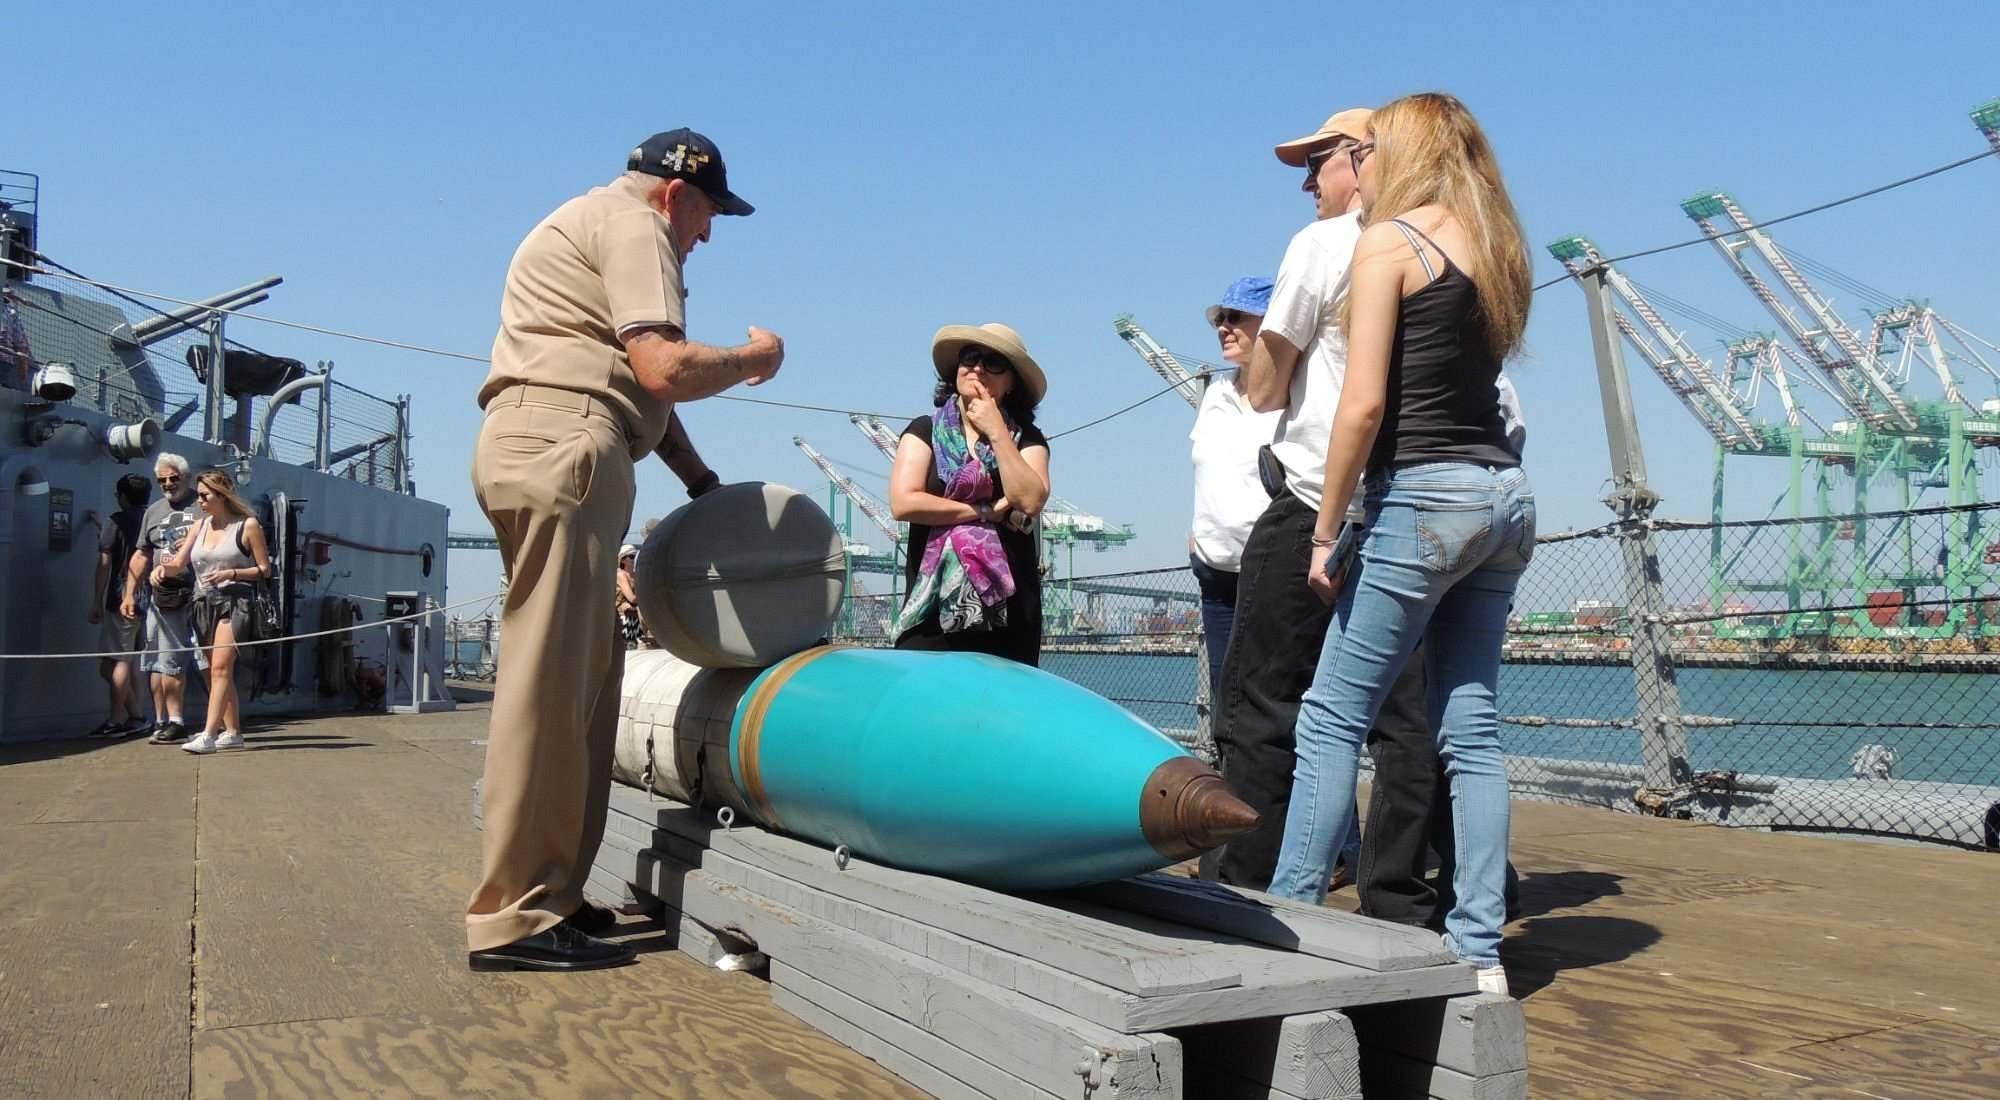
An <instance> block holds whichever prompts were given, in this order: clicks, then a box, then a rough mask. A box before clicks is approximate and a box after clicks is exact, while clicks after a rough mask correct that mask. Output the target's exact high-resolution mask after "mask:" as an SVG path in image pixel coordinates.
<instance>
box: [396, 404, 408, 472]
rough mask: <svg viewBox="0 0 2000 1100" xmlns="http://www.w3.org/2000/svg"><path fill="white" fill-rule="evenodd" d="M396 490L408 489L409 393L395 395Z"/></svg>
mask: <svg viewBox="0 0 2000 1100" xmlns="http://www.w3.org/2000/svg"><path fill="white" fill-rule="evenodd" d="M396 491H397V492H399V493H407V492H409V491H410V395H409V394H407V393H402V394H397V395H396Z"/></svg>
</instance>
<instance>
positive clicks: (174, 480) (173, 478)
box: [154, 474, 181, 485]
mask: <svg viewBox="0 0 2000 1100" xmlns="http://www.w3.org/2000/svg"><path fill="white" fill-rule="evenodd" d="M154 480H156V481H158V482H159V483H160V484H162V485H179V484H180V483H181V475H179V474H173V475H170V476H168V477H162V478H156V479H154Z"/></svg>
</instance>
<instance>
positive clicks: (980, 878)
mask: <svg viewBox="0 0 2000 1100" xmlns="http://www.w3.org/2000/svg"><path fill="white" fill-rule="evenodd" d="M1187 756H1188V753H1187V752H1186V751H1185V750H1183V749H1182V748H1181V747H1180V746H1179V745H1176V744H1175V743H1174V742H1173V741H1172V740H1170V739H1169V738H1167V737H1166V735H1164V734H1162V733H1160V732H1159V731H1158V730H1156V729H1154V728H1153V727H1152V726H1149V725H1147V724H1146V723H1145V722H1143V721H1140V720H1139V719H1138V718H1136V717H1134V716H1133V715H1132V714H1131V713H1130V712H1128V711H1126V710H1125V709H1123V708H1122V707H1119V706H1117V705H1116V704H1114V703H1111V702H1110V701H1108V700H1106V699H1104V698H1103V697H1101V696H1098V695H1095V694H1093V693H1091V692H1089V691H1086V690H1084V689H1083V688H1080V687H1078V686H1076V685H1075V684H1072V683H1070V682H1069V681H1068V680H1065V679H1063V678H1061V677H1059V676H1055V675H1052V674H1050V673H1047V672H1043V671H1041V670H1039V669H1035V668H1030V667H1028V666H1026V665H1022V664H1017V663H1015V662H1012V661H1006V660H1002V659H1000V658H998V657H990V656H986V655H984V654H974V653H916V652H906V651H901V650H893V649H852V648H842V647H822V648H819V649H813V650H808V651H806V652H804V653H800V654H798V655H796V656H793V657H791V658H789V659H787V660H785V661H782V662H780V663H779V664H777V665H774V666H772V667H771V668H769V669H766V670H765V671H764V673H763V674H762V675H761V676H759V677H758V678H757V679H756V681H755V682H754V683H752V685H751V687H750V690H749V692H748V693H747V694H746V695H745V696H744V699H743V702H742V703H741V704H740V705H739V706H738V707H737V709H736V719H735V722H734V724H733V725H732V727H731V730H730V761H731V764H732V769H733V771H734V772H735V779H736V784H737V789H738V790H739V791H740V792H742V794H743V795H744V796H745V798H746V800H747V801H748V802H749V806H750V809H751V811H752V812H753V813H754V814H755V815H756V816H757V817H759V818H760V819H761V820H762V822H763V823H764V824H766V825H768V826H770V827H773V828H776V829H779V830H782V831H784V832H788V833H791V834H793V835H795V836H800V837H804V838H806V839H810V840H816V841H819V842H820V843H822V844H827V845H841V844H844V845H846V846H847V847H848V848H849V849H850V850H851V851H852V852H854V853H855V854H856V855H858V856H862V857H865V858H867V859H871V860H874V861H876V862H880V863H888V864H893V865H896V866H901V867H907V868H911V869H914V870H921V871H926V872H929V873H933V874H941V875H948V876H950V877H953V878H958V879H962V880H965V881H968V882H975V883H979V884H982V885H987V886H993V887H999V888H1008V889H1046V888H1057V887H1064V886H1073V885H1078V884H1081V883H1087V882H1102V881H1106V880H1110V879H1117V878H1123V877H1125V876H1127V875H1134V874H1139V873H1142V872H1145V871H1150V870H1154V869H1157V868H1159V867H1162V866H1165V865H1167V864H1169V863H1171V862H1174V860H1173V859H1171V858H1170V857H1168V856H1166V855H1163V854H1162V853H1161V852H1160V851H1159V850H1157V849H1156V848H1155V847H1154V846H1153V845H1152V844H1150V843H1148V841H1147V838H1146V836H1145V834H1144V833H1143V832H1142V831H1141V825H1140V803H1141V799H1142V796H1143V792H1144V790H1145V787H1146V783H1147V777H1148V776H1150V775H1152V773H1153V772H1154V769H1156V768H1158V767H1159V766H1160V765H1161V764H1162V763H1164V762H1166V761H1168V760H1171V759H1173V758H1175V757H1187ZM1191 759H1192V758H1190V760H1191Z"/></svg>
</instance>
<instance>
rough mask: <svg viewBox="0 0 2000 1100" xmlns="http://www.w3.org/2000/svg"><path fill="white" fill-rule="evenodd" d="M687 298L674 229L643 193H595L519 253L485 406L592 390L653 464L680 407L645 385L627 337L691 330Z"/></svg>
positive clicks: (623, 187)
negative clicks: (548, 389) (520, 393)
mask: <svg viewBox="0 0 2000 1100" xmlns="http://www.w3.org/2000/svg"><path fill="white" fill-rule="evenodd" d="M686 298H687V291H686V290H685V289H683V288H682V285H681V260H680V253H679V252H678V250H676V248H675V246H674V239H673V233H672V230H671V227H670V225H669V223H668V221H667V219H666V217H665V216H663V215H662V214H660V213H659V212H658V211H656V210H654V209H653V208H652V207H651V206H648V205H647V204H646V199H645V196H644V193H643V189H642V188H641V187H640V186H639V185H638V184H636V183H634V182H632V181H631V180H629V179H626V178H625V177H623V176H620V177H619V178H617V179H615V180H613V181H611V183H609V184H607V185H606V186H603V187H593V188H591V189H590V191H589V192H588V193H586V194H583V195H579V196H578V197H576V198H573V199H571V200H569V201H568V202H566V203H563V204H562V205H561V206H559V207H557V208H556V210H555V213H553V214H550V215H549V216H548V217H546V218H544V219H542V222H541V224H540V225H537V226H535V228H534V229H533V230H531V231H530V232H529V233H528V236H527V238H526V239H525V240H523V241H522V242H521V247H520V248H518V249H516V250H515V252H514V259H513V262H512V263H510V264H508V266H507V286H506V289H505V290H504V291H503V292H502V293H501V296H500V332H499V335H497V336H495V337H494V338H493V369H492V371H491V372H489V373H488V374H487V376H486V384H485V385H483V386H481V387H480V388H479V406H480V408H485V407H486V403H487V402H488V401H490V400H492V399H493V396H494V395H495V394H497V393H499V392H500V391H501V390H504V389H506V388H507V387H509V386H512V385H517V384H522V383H526V384H529V385H537V386H555V387H558V388H560V389H566V390H576V391H577V392H579V393H587V394H589V395H591V396H592V397H597V398H601V399H603V400H605V401H606V402H609V403H610V405H611V406H612V407H613V408H615V409H617V410H618V411H619V413H620V414H621V415H623V416H624V418H625V432H626V435H628V436H629V437H630V438H631V441H632V457H633V459H635V460H637V459H639V458H643V457H645V455H646V453H647V452H648V451H651V450H652V449H653V448H655V447H657V446H659V443H660V439H661V437H662V436H664V435H665V434H666V431H667V417H668V415H669V414H670V413H671V412H672V411H673V405H672V403H671V402H667V401H662V400H660V399H659V398H657V397H654V396H653V395H651V394H649V393H647V392H646V391H645V390H643V389H641V388H640V387H639V380H638V378H637V377H636V376H635V375H634V374H633V373H632V360H631V359H630V358H629V357H627V356H626V354H625V346H624V344H623V343H621V342H620V341H619V338H618V334H619V333H621V332H625V331H628V330H630V329H633V328H637V327H642V326H646V325H672V326H674V327H675V328H677V329H680V330H682V331H683V332H685V331H686V329H687V314H686V308H685V302H684V300H685V299H686Z"/></svg>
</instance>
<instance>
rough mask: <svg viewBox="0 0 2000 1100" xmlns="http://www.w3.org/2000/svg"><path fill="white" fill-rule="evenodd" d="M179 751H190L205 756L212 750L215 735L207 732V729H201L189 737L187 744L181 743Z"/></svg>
mask: <svg viewBox="0 0 2000 1100" xmlns="http://www.w3.org/2000/svg"><path fill="white" fill-rule="evenodd" d="M181 751H182V752H191V753H194V754H196V755H198V756H205V755H207V754H209V753H211V752H214V751H215V735H214V734H212V733H210V732H208V731H207V730H203V731H201V732H200V733H197V734H195V735H194V737H192V738H191V739H189V741H188V743H187V744H185V745H182V746H181Z"/></svg>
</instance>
